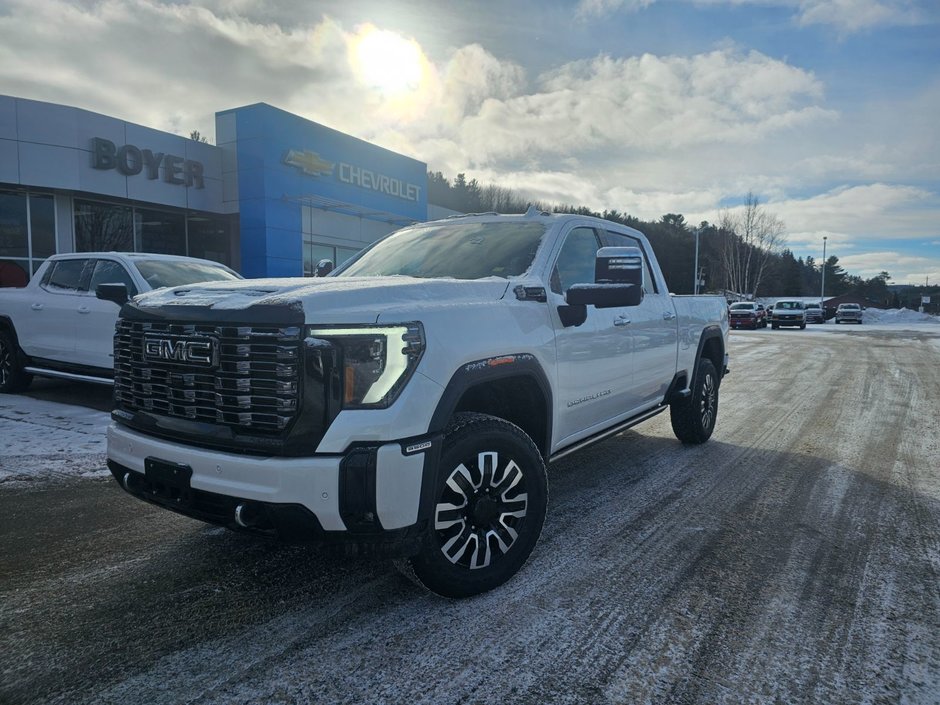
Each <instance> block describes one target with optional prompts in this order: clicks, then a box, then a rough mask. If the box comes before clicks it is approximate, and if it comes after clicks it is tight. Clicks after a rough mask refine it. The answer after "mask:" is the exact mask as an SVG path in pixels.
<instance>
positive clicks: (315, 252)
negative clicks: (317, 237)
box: [304, 241, 359, 277]
mask: <svg viewBox="0 0 940 705" xmlns="http://www.w3.org/2000/svg"><path fill="white" fill-rule="evenodd" d="M357 252H359V250H357V249H356V248H354V247H334V246H333V245H322V244H320V243H316V242H309V241H307V242H304V276H305V277H312V276H313V273H314V270H315V269H316V267H317V262H319V261H320V260H322V259H328V260H332V261H333V264H334V265H336V266H337V267H338V266H339V265H341V264H342V263H343V262H345V261H346V260H348V259H349V258H350V257H352V256H353V255H355V254H356V253H357Z"/></svg>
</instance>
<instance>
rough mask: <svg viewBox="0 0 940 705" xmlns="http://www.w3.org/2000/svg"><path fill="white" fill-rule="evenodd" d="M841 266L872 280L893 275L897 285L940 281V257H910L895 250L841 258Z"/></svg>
mask: <svg viewBox="0 0 940 705" xmlns="http://www.w3.org/2000/svg"><path fill="white" fill-rule="evenodd" d="M839 264H840V265H841V266H842V267H843V268H844V269H845V270H846V271H849V272H852V273H853V274H856V275H857V276H860V277H862V278H863V279H871V278H872V277H875V276H877V275H878V274H880V273H881V272H883V271H886V272H888V273H889V274H890V275H891V282H892V283H895V284H908V283H911V284H923V282H924V279H925V278H926V277H929V278H930V280H932V281H940V279H938V277H940V257H924V256H917V255H908V254H904V253H902V252H897V251H893V250H886V251H879V252H866V253H864V254H858V255H846V256H844V257H840V258H839Z"/></svg>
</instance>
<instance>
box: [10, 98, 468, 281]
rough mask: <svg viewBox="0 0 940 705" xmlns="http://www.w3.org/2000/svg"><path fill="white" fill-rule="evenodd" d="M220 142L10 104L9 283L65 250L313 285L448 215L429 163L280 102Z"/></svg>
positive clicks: (225, 122) (246, 117) (82, 113)
mask: <svg viewBox="0 0 940 705" xmlns="http://www.w3.org/2000/svg"><path fill="white" fill-rule="evenodd" d="M215 119H216V142H217V145H210V144H206V143H203V142H197V141H195V140H193V139H189V138H188V137H181V136H180V135H175V134H170V133H167V132H160V131H158V130H154V129H151V128H149V127H144V126H142V125H136V124H134V123H129V122H125V121H123V120H120V119H118V118H114V117H109V116H106V115H100V114H98V113H93V112H89V111H87V110H82V109H80V108H74V107H69V106H65V105H56V104H52V103H43V102H39V101H34V100H26V99H23V98H15V97H11V96H0V285H2V286H21V285H23V284H24V283H25V282H26V281H27V280H28V278H29V276H30V275H31V274H32V273H34V272H35V271H36V269H37V268H38V266H39V265H40V264H41V263H42V261H43V260H44V259H45V258H46V257H48V256H50V255H52V254H55V253H58V252H93V251H110V250H114V251H124V252H127V251H137V252H160V253H170V254H180V255H190V256H193V257H204V258H207V259H212V260H216V261H219V262H223V263H225V264H228V265H229V266H231V267H233V268H234V269H236V270H237V271H239V272H241V273H242V274H244V275H245V276H246V277H268V276H277V277H281V276H302V275H307V276H309V275H311V274H312V273H313V270H314V267H315V264H316V262H318V261H319V260H321V259H331V260H333V261H334V262H337V263H340V262H343V261H344V260H346V259H348V258H349V257H351V256H352V255H353V254H355V253H356V252H358V251H359V250H361V249H362V248H363V247H365V246H367V245H368V244H369V243H371V242H374V241H375V240H377V239H378V238H380V237H382V236H383V235H385V234H387V233H389V232H391V231H393V230H396V229H398V228H400V227H402V226H404V225H408V224H410V223H414V222H419V221H425V220H430V219H434V218H437V217H442V216H443V215H446V214H447V213H450V212H451V211H445V210H444V209H440V208H438V207H436V206H429V205H428V202H427V165H426V164H425V163H424V162H421V161H418V160H416V159H412V158H410V157H407V156H403V155H401V154H396V153H395V152H391V151H389V150H387V149H383V148H382V147H378V146H376V145H374V144H370V143H368V142H365V141H363V140H360V139H357V138H355V137H352V136H350V135H347V134H344V133H342V132H338V131H336V130H333V129H330V128H328V127H325V126H323V125H319V124H317V123H315V122H311V121H310V120H307V119H305V118H302V117H299V116H297V115H293V114H291V113H288V112H285V111H283V110H280V109H278V108H274V107H272V106H270V105H266V104H263V103H258V104H255V105H249V106H245V107H242V108H235V109H233V110H225V111H222V112H219V113H216V118H215Z"/></svg>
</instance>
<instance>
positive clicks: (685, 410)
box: [669, 326, 776, 443]
mask: <svg viewBox="0 0 940 705" xmlns="http://www.w3.org/2000/svg"><path fill="white" fill-rule="evenodd" d="M774 327H776V326H774ZM692 384H693V387H692V394H691V395H690V396H688V397H686V398H685V399H679V400H677V401H674V402H672V404H670V405H669V416H670V419H671V421H672V430H673V433H675V434H676V438H678V439H679V440H680V441H682V442H683V443H704V442H705V441H707V440H708V439H709V438H711V435H712V431H714V430H715V421H716V420H717V419H718V385H719V381H718V373H717V371H716V370H715V365H713V364H712V361H711V360H709V359H708V358H707V357H703V358H701V359H700V360H699V361H698V367H697V370H696V375H695V380H694V381H693V383H692Z"/></svg>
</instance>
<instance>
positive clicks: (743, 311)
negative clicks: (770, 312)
mask: <svg viewBox="0 0 940 705" xmlns="http://www.w3.org/2000/svg"><path fill="white" fill-rule="evenodd" d="M728 317H729V320H730V321H731V327H732V328H750V329H751V330H757V329H758V328H766V327H767V312H766V311H765V310H764V305H763V304H758V303H754V302H752V301H739V302H737V303H733V304H731V305H730V306H729V307H728Z"/></svg>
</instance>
